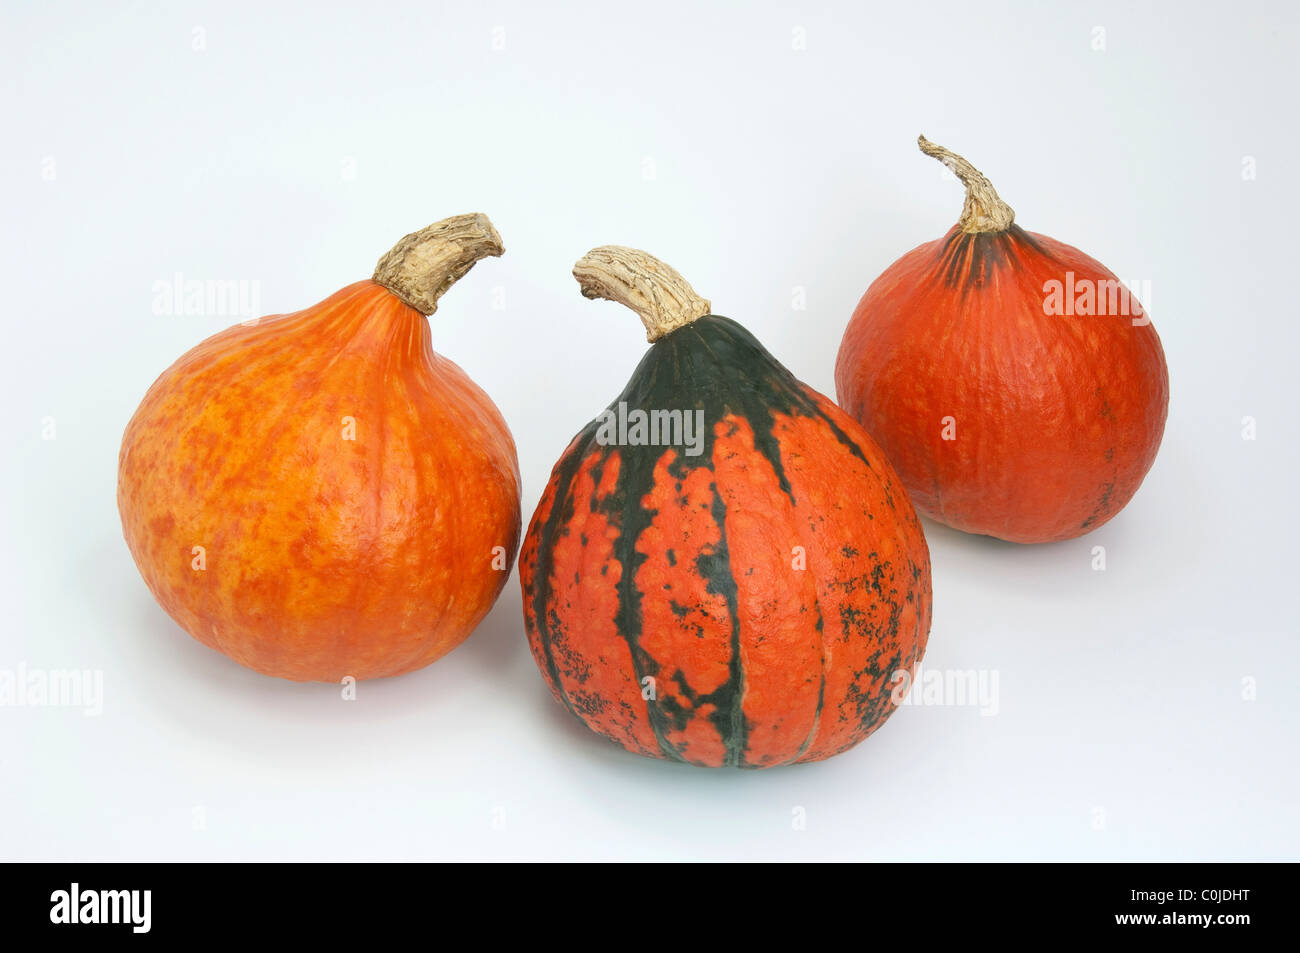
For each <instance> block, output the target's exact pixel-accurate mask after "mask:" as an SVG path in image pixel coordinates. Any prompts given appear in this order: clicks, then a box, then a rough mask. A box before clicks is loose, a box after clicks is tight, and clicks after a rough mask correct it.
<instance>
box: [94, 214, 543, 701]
mask: <svg viewBox="0 0 1300 953" xmlns="http://www.w3.org/2000/svg"><path fill="white" fill-rule="evenodd" d="M502 250H503V249H502V247H501V239H500V237H499V236H498V235H497V233H496V230H495V229H494V228H493V227H492V224H491V223H490V222H489V221H488V220H487V217H486V216H483V215H460V216H456V217H455V218H450V219H447V220H445V221H442V222H438V223H437V224H435V225H431V226H429V227H428V228H426V229H423V230H421V231H419V232H415V233H414V234H411V235H408V236H406V238H404V239H402V241H401V242H399V243H398V244H397V246H396V247H394V248H393V250H392V251H390V252H389V253H388V254H387V255H385V256H384V257H383V258H382V259H381V260H380V262H379V266H378V267H377V268H376V270H375V276H374V280H367V281H359V282H356V283H355V284H352V285H349V286H348V287H346V288H344V289H342V290H341V291H338V292H336V293H335V294H333V295H331V296H330V297H328V298H326V299H325V300H324V301H322V302H320V303H319V304H316V305H313V306H312V307H310V308H307V309H305V310H303V311H298V312H296V313H294V314H286V315H277V316H274V317H269V318H262V319H261V320H259V321H257V322H255V323H254V324H253V325H252V326H244V325H237V326H235V327H232V328H230V329H228V330H226V331H223V332H221V333H220V334H217V335H216V336H214V337H211V338H209V339H208V340H206V341H204V342H203V343H202V344H199V345H198V346H197V347H195V348H194V349H193V350H191V351H189V352H188V353H186V354H184V355H182V356H181V358H180V359H179V360H178V361H177V362H176V363H175V364H173V365H172V366H171V367H170V368H169V369H168V370H167V371H165V372H164V373H163V375H162V376H161V377H159V378H158V380H157V381H156V382H155V383H154V385H153V386H152V387H151V388H149V392H148V393H147V394H146V395H145V398H144V400H143V401H142V402H141V404H140V407H139V409H138V410H137V411H136V412H135V416H133V417H132V418H131V422H130V423H129V424H128V425H127V428H126V434H125V436H123V438H122V451H121V457H120V462H119V470H118V508H119V510H120V512H121V516H122V529H123V532H124V533H125V535H126V542H127V545H128V546H129V547H130V550H131V554H132V556H134V557H135V561H136V564H137V565H138V566H139V568H140V573H141V575H143V576H144V579H145V582H146V583H147V584H148V586H149V589H150V590H151V591H152V592H153V594H154V597H155V598H156V599H157V600H158V602H159V603H160V604H161V605H162V607H163V608H164V609H166V610H167V612H168V613H169V614H170V615H171V617H172V618H173V619H175V620H176V621H177V622H178V623H179V624H180V625H181V627H182V628H184V629H185V630H186V631H187V632H189V633H190V635H192V636H193V637H194V638H195V639H197V640H199V641H200V642H202V643H203V644H205V645H208V646H210V647H212V648H214V649H216V650H218V651H220V652H224V653H225V654H226V655H228V656H230V657H231V658H233V659H234V660H235V661H237V662H239V663H241V664H243V665H246V666H248V667H249V668H253V669H256V670H257V671H259V672H263V673H265V674H268V675H277V676H280V677H282V678H288V679H294V680H296V681H330V682H338V681H339V680H341V679H343V678H345V677H347V676H351V677H353V678H357V679H363V678H375V677H379V676H385V675H398V674H401V673H402V672H409V671H411V670H413V669H417V668H420V667H421V666H424V665H427V664H429V663H430V662H432V661H434V660H435V659H437V658H439V657H440V656H442V655H444V654H446V653H447V652H449V651H451V649H453V648H454V647H455V646H456V645H458V644H459V643H460V642H461V641H463V640H464V639H465V638H466V637H467V636H468V635H469V634H470V632H471V631H473V629H474V627H475V626H476V625H477V624H478V622H479V621H480V620H481V619H482V618H483V616H484V615H485V614H486V613H487V611H488V610H489V609H490V608H491V607H492V604H493V602H494V600H495V599H496V597H497V596H498V595H499V594H500V592H501V588H502V586H503V585H504V584H505V581H506V578H507V577H508V576H509V574H510V564H511V562H512V561H513V558H514V554H515V547H516V545H517V544H518V540H519V528H520V513H519V467H518V463H517V462H516V460H515V447H514V442H513V440H512V439H511V437H510V431H509V429H508V428H507V427H506V423H505V421H504V420H503V419H502V418H501V414H500V413H499V412H498V411H497V409H496V406H495V405H494V404H493V403H492V401H491V400H490V399H489V398H488V396H487V395H486V394H484V393H483V391H482V390H480V389H479V387H478V386H477V385H476V384H475V383H474V382H473V381H472V380H470V378H469V377H468V376H467V375H466V374H465V372H464V371H462V370H461V369H460V368H459V367H457V366H456V365H455V364H453V363H452V362H451V361H449V360H447V359H446V358H444V357H441V356H439V355H438V354H435V353H434V352H433V349H432V347H431V345H430V331H429V322H428V320H427V319H426V317H425V315H428V314H432V313H433V311H434V309H435V308H436V307H437V301H438V297H439V296H440V295H441V294H442V293H443V292H445V291H446V290H447V289H448V288H450V287H451V285H452V284H453V283H454V282H455V281H456V280H457V279H458V278H460V277H461V276H462V275H464V274H465V273H466V272H467V271H469V269H470V268H471V267H472V266H473V265H474V263H475V262H476V261H478V260H479V259H480V258H483V257H484V256H487V255H500V254H501V253H502Z"/></svg>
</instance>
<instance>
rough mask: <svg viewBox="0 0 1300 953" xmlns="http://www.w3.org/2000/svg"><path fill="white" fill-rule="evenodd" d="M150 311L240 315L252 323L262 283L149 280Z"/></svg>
mask: <svg viewBox="0 0 1300 953" xmlns="http://www.w3.org/2000/svg"><path fill="white" fill-rule="evenodd" d="M153 313H154V314H160V315H161V314H171V315H179V316H181V317H187V318H206V317H218V318H228V317H233V318H240V319H242V320H243V321H244V322H246V323H254V322H256V320H257V318H258V316H259V315H260V314H261V313H262V283H261V282H260V281H252V280H249V279H246V278H207V279H203V278H186V277H185V276H184V275H183V274H181V273H180V272H179V271H178V272H176V273H175V274H174V275H172V277H171V280H170V281H168V280H164V279H159V280H158V281H155V282H154V283H153Z"/></svg>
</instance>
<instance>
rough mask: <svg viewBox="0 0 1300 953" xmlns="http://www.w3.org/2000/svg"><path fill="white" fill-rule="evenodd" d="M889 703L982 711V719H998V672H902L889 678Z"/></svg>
mask: <svg viewBox="0 0 1300 953" xmlns="http://www.w3.org/2000/svg"><path fill="white" fill-rule="evenodd" d="M889 683H890V685H892V686H893V687H892V689H891V690H890V695H889V697H890V700H891V701H893V703H894V704H895V705H918V706H921V707H925V708H930V707H936V708H946V707H958V708H960V707H969V708H979V710H980V714H981V715H996V714H997V713H998V710H999V707H1000V705H999V701H998V670H997V669H995V668H994V669H986V668H981V669H973V668H969V669H957V668H946V669H938V668H934V669H931V668H925V667H924V666H922V665H917V666H916V673H915V674H912V673H911V672H908V671H907V670H906V669H899V670H898V671H897V672H895V673H894V674H893V675H891V676H890V677H889Z"/></svg>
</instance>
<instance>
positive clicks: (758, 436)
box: [519, 246, 931, 768]
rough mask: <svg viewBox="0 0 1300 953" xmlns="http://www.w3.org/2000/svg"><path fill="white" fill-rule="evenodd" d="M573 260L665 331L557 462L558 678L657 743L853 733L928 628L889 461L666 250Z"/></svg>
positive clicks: (775, 749)
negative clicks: (721, 310)
mask: <svg viewBox="0 0 1300 953" xmlns="http://www.w3.org/2000/svg"><path fill="white" fill-rule="evenodd" d="M574 276H575V277H576V278H578V280H579V282H580V283H581V286H582V292H583V294H585V295H586V296H587V297H589V298H597V297H599V298H609V299H611V300H614V301H618V302H621V303H623V304H626V305H628V306H629V307H631V308H633V309H634V310H635V311H637V313H638V314H639V315H640V316H641V319H642V321H643V322H644V323H645V325H646V327H647V329H648V331H649V339H650V341H651V342H652V344H651V347H650V349H649V350H648V351H647V353H646V355H645V357H644V358H643V359H642V361H641V363H640V365H639V366H638V367H637V369H636V371H635V372H634V373H633V374H632V378H631V380H630V381H629V382H628V385H627V388H626V389H625V390H624V391H623V393H622V394H620V395H619V396H618V397H617V398H615V400H614V402H613V403H612V404H611V405H610V407H609V409H608V410H606V411H605V412H604V413H602V414H601V415H600V416H599V417H597V418H596V419H595V420H593V421H592V422H591V423H590V424H588V425H587V427H586V428H584V429H583V431H582V432H581V433H579V434H578V436H577V437H575V438H574V440H573V441H572V442H571V443H570V445H569V448H568V449H567V450H566V451H565V452H564V455H563V457H562V458H561V459H560V461H559V463H557V464H556V466H555V470H554V471H553V472H552V474H551V480H550V482H549V484H548V485H547V487H546V491H545V493H544V494H543V496H542V500H541V503H540V504H539V505H538V507H537V512H536V513H535V514H534V516H533V520H532V524H531V525H530V526H529V529H528V534H527V536H526V538H525V541H524V547H523V550H522V552H521V554H520V557H519V576H520V581H521V583H522V585H523V593H524V621H525V625H526V627H527V630H528V638H529V642H530V645H531V647H532V650H533V656H534V658H535V659H536V661H537V665H538V667H539V668H540V669H541V672H542V675H543V677H544V678H545V679H546V681H547V684H548V685H549V686H550V688H551V691H552V692H553V693H554V695H555V697H556V699H557V700H558V701H559V702H560V704H562V705H563V706H564V707H565V708H566V709H568V710H569V711H570V712H572V713H573V714H574V715H575V716H577V717H578V718H579V719H581V720H582V722H583V723H584V724H586V725H587V726H588V727H589V728H591V729H592V730H593V731H596V732H599V733H600V734H602V735H605V736H606V737H608V738H610V739H611V740H613V741H616V742H617V743H619V744H621V745H623V746H624V747H625V748H627V749H628V750H630V751H633V752H635V753H637V754H642V755H646V756H649V757H654V758H664V759H668V760H673V761H683V762H687V763H689V764H695V765H702V766H708V767H719V766H724V765H731V766H736V767H753V768H763V767H770V766H774V765H781V764H790V763H793V762H804V761H817V760H820V759H822V758H827V757H830V756H831V755H834V754H836V753H838V752H841V751H844V750H846V749H848V748H850V747H852V746H853V745H855V744H857V743H858V742H860V741H861V740H862V739H863V738H865V737H866V736H867V735H869V734H870V733H871V732H872V731H874V730H875V729H876V728H878V727H879V726H880V725H881V724H882V723H883V722H884V720H885V719H886V718H887V717H889V715H890V713H891V712H893V711H894V709H895V708H896V706H897V703H898V701H899V697H900V696H901V695H902V694H903V693H904V692H905V691H906V685H907V684H908V683H907V682H905V681H902V677H903V673H909V672H911V671H912V670H913V667H914V666H915V665H916V663H917V662H918V661H920V659H921V656H922V654H923V653H924V651H925V644H926V638H927V636H928V634H929V630H930V603H931V596H930V558H929V552H928V550H927V549H926V545H925V537H924V535H923V534H922V531H921V525H920V521H919V520H918V519H917V518H916V514H915V512H914V511H913V509H912V505H911V504H910V503H909V502H908V499H907V495H906V494H905V493H904V492H903V490H902V488H901V487H900V486H899V485H898V483H897V477H895V475H894V473H893V469H892V468H891V467H890V466H889V461H888V460H886V459H885V457H884V455H883V454H881V452H880V450H879V448H877V447H876V445H875V444H874V443H872V441H871V438H870V437H868V436H867V434H866V433H865V432H864V431H863V430H862V428H861V427H859V426H858V425H857V424H856V423H855V422H854V421H853V420H852V419H850V418H849V417H848V415H847V414H845V413H843V412H842V411H841V410H840V409H839V408H838V407H836V406H835V404H834V403H832V402H831V401H830V400H828V399H827V398H826V397H824V396H822V395H821V394H819V393H817V392H816V391H814V390H812V389H811V388H810V387H808V386H807V385H805V384H803V383H801V382H800V381H798V380H797V379H796V378H795V377H794V375H792V374H791V373H790V372H789V371H788V370H787V369H786V368H785V367H783V366H782V365H781V364H780V363H779V362H778V361H777V360H776V359H775V358H774V357H773V356H772V355H771V354H769V353H768V352H767V351H766V350H765V349H764V348H763V346H762V345H761V344H759V343H758V341H757V340H755V339H754V337H753V335H751V334H750V333H749V332H748V331H746V330H745V329H744V328H743V327H742V326H741V325H740V324H738V323H737V322H735V321H732V320H731V319H729V318H724V317H721V316H719V315H716V314H710V313H709V312H710V305H709V302H708V301H705V300H704V299H702V298H700V297H699V296H698V295H696V294H695V293H694V291H692V290H691V287H690V285H688V284H687V283H686V281H685V280H684V279H683V278H682V276H681V275H679V274H678V273H677V272H676V271H674V270H673V269H672V268H669V267H668V266H667V265H665V264H664V263H663V262H660V261H658V260H656V259H654V258H652V257H650V256H649V255H646V254H645V253H644V252H638V251H635V250H633V249H628V248H619V247H609V246H607V247H603V248H597V249H594V250H593V251H591V252H590V253H588V255H587V256H586V257H584V258H583V259H582V260H581V261H580V262H578V265H577V267H576V268H575V269H574ZM656 421H658V425H656ZM678 437H680V438H681V439H677V438H678Z"/></svg>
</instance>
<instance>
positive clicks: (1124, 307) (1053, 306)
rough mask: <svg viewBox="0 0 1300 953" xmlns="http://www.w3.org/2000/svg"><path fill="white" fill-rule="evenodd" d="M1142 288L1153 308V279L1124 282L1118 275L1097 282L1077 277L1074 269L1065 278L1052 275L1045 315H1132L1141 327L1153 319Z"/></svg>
mask: <svg viewBox="0 0 1300 953" xmlns="http://www.w3.org/2000/svg"><path fill="white" fill-rule="evenodd" d="M1139 291H1140V292H1141V293H1142V297H1143V298H1144V299H1146V302H1147V305H1148V307H1149V306H1150V304H1151V282H1149V281H1120V280H1119V279H1118V278H1108V279H1105V280H1102V281H1095V280H1093V279H1092V278H1076V277H1075V274H1074V272H1072V271H1067V272H1066V273H1065V280H1064V281H1060V280H1058V279H1056V278H1052V279H1050V280H1049V281H1045V282H1043V314H1053V315H1064V316H1067V317H1074V316H1076V315H1083V316H1085V317H1087V316H1092V315H1096V316H1098V317H1106V316H1108V315H1119V316H1125V317H1128V316H1131V317H1132V318H1133V325H1134V327H1139V326H1141V325H1144V324H1150V323H1151V318H1150V317H1148V316H1147V313H1146V310H1145V309H1144V308H1143V307H1142V304H1141V303H1140V302H1139V301H1138V297H1137V296H1138V292H1139Z"/></svg>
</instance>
